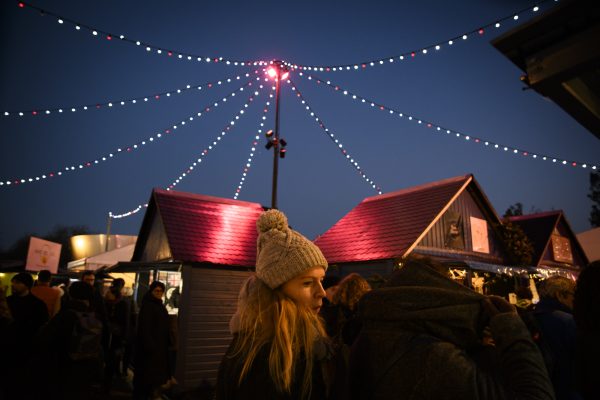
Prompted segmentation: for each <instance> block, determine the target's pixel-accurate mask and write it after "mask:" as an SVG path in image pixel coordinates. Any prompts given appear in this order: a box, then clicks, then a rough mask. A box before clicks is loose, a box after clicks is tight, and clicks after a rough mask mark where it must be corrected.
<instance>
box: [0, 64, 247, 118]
mask: <svg viewBox="0 0 600 400" xmlns="http://www.w3.org/2000/svg"><path fill="white" fill-rule="evenodd" d="M245 77H246V78H248V77H250V74H249V73H247V74H245ZM240 79H241V77H240V75H237V76H235V77H228V78H225V79H220V80H218V81H214V82H207V83H204V84H202V85H193V86H192V85H186V86H185V87H184V88H181V89H173V90H169V91H167V92H162V93H154V94H151V95H149V96H143V97H136V98H129V99H119V100H110V101H107V102H97V103H92V104H87V105H79V106H66V107H59V108H37V109H35V110H27V111H24V110H21V111H4V113H3V114H2V115H3V116H5V117H9V116H18V117H24V116H39V115H50V114H56V113H59V114H66V113H69V112H70V113H74V112H77V111H88V110H99V109H104V108H109V109H111V108H115V107H114V106H125V105H131V104H137V103H147V102H149V101H158V100H160V99H161V98H164V97H171V96H172V95H178V94H182V93H183V92H185V91H189V90H194V89H196V90H203V89H205V88H206V89H210V88H213V87H215V86H219V85H222V84H224V83H231V82H234V81H238V80H240Z"/></svg>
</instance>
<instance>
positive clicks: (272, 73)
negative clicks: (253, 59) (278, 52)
mask: <svg viewBox="0 0 600 400" xmlns="http://www.w3.org/2000/svg"><path fill="white" fill-rule="evenodd" d="M267 74H268V75H269V76H270V77H271V78H275V77H276V76H277V70H276V69H275V68H273V67H271V68H269V69H268V70H267Z"/></svg>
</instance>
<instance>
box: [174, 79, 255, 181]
mask: <svg viewBox="0 0 600 400" xmlns="http://www.w3.org/2000/svg"><path fill="white" fill-rule="evenodd" d="M262 88H263V86H262V85H259V90H260V89H262ZM259 90H257V91H255V92H254V93H252V95H250V97H248V100H246V103H244V106H243V107H242V108H241V109H240V110H239V111H238V112H237V114H235V116H234V117H233V118H232V119H231V121H229V122H228V123H227V125H225V127H223V130H222V131H221V133H220V134H219V135H218V136H217V137H216V138H215V139H214V140H213V142H212V144H210V145H209V146H208V147H207V148H205V149H204V150H202V152H201V153H200V156H199V157H198V159H197V160H196V161H194V162H193V163H192V164H191V165H190V166H189V167H188V168H187V170H186V171H185V172H183V173H182V174H181V175H179V177H178V178H177V179H175V180H174V181H173V182H171V184H170V185H169V186H168V187H167V188H166V189H167V190H171V189H173V188H175V186H177V185H178V184H179V183H181V181H182V180H183V179H184V178H185V177H186V176H188V175H190V174H191V173H192V171H193V170H194V168H195V167H196V166H197V165H198V164H200V163H202V160H203V159H204V157H205V156H206V155H207V154H208V152H209V151H211V150H212V149H214V148H215V147H217V145H218V144H219V142H220V141H221V139H222V138H223V137H225V135H227V133H229V132H230V131H231V130H232V129H233V128H235V123H236V121H238V120H239V119H240V118H241V117H242V116H243V115H244V113H245V110H246V109H247V108H248V107H249V105H250V103H252V102H253V101H254V99H255V98H256V97H257V96H258V95H259V94H260V92H259Z"/></svg>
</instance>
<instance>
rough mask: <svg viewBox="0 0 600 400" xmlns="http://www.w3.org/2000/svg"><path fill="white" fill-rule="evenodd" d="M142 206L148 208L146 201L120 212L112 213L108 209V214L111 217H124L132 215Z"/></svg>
mask: <svg viewBox="0 0 600 400" xmlns="http://www.w3.org/2000/svg"><path fill="white" fill-rule="evenodd" d="M142 208H148V203H144V204H140V205H139V206H137V207H136V208H134V209H133V210H131V211H127V212H124V213H122V214H113V213H112V211H109V212H108V216H109V217H110V218H113V219H119V218H126V217H130V216H132V215H133V214H137V213H138V212H140V211H141V210H142Z"/></svg>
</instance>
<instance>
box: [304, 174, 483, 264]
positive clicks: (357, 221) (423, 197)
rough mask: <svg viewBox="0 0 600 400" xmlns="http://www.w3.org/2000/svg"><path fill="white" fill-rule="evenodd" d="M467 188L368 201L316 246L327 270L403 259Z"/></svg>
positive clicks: (429, 189) (463, 183)
mask: <svg viewBox="0 0 600 400" xmlns="http://www.w3.org/2000/svg"><path fill="white" fill-rule="evenodd" d="M471 182H474V179H473V175H466V176H459V177H455V178H450V179H445V180H441V181H437V182H432V183H428V184H425V185H421V186H414V187H411V188H408V189H403V190H399V191H397V192H392V193H387V194H384V195H378V196H373V197H368V198H366V199H364V200H363V201H362V202H361V203H360V204H359V205H358V206H356V207H355V208H354V209H353V210H352V211H350V212H349V213H348V214H346V215H345V216H344V217H343V218H342V219H340V220H339V221H338V222H337V223H336V224H335V225H334V226H333V227H331V228H330V229H329V230H328V231H327V232H325V233H324V234H323V235H322V236H320V237H319V238H317V239H316V240H315V244H317V246H319V248H320V249H321V251H323V254H324V255H325V258H326V259H327V261H328V262H330V263H332V264H333V263H342V262H360V261H372V260H383V259H389V258H396V257H400V256H403V255H405V254H406V253H408V252H409V251H410V250H412V248H413V247H414V246H415V245H416V244H417V243H418V241H419V240H420V239H421V238H422V237H423V236H424V235H425V234H426V233H427V231H428V230H429V229H430V228H431V227H432V226H433V224H434V223H435V222H436V221H437V219H438V218H439V217H440V216H441V215H442V214H443V212H444V211H445V210H446V209H447V208H448V207H449V206H450V204H451V203H452V201H453V200H454V199H456V198H457V197H458V196H459V195H460V194H461V193H462V191H463V190H464V189H465V188H466V187H467V186H468V185H469V183H471Z"/></svg>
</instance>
